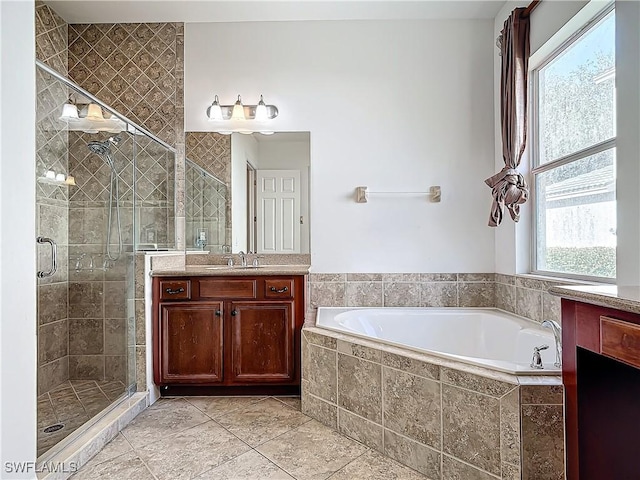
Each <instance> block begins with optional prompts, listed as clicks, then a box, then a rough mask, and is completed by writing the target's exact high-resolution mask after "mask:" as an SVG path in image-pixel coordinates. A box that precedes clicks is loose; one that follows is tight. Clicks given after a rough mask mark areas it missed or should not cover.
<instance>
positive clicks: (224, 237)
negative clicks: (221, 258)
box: [185, 132, 310, 254]
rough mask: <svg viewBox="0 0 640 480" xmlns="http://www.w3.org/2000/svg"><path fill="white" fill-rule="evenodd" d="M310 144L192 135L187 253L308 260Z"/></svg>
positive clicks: (305, 137)
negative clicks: (303, 257)
mask: <svg viewBox="0 0 640 480" xmlns="http://www.w3.org/2000/svg"><path fill="white" fill-rule="evenodd" d="M309 138H310V133H309V132H276V133H274V134H272V135H264V134H260V133H251V134H242V133H232V134H231V135H223V134H220V133H214V132H187V134H186V157H187V161H186V170H185V193H186V203H185V215H186V246H187V250H207V251H210V252H211V253H230V252H231V253H238V252H240V251H244V252H248V251H251V252H257V253H264V254H267V253H269V254H271V253H276V254H278V253H284V254H294V253H302V254H308V253H310V252H309V224H310V218H309V167H310V143H309Z"/></svg>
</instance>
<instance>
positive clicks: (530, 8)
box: [522, 0, 542, 17]
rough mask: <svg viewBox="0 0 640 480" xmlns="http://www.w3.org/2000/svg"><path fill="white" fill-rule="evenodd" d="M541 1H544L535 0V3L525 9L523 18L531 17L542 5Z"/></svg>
mask: <svg viewBox="0 0 640 480" xmlns="http://www.w3.org/2000/svg"><path fill="white" fill-rule="evenodd" d="M541 1H542V0H533V2H531V3H530V4H529V6H528V7H527V8H525V9H524V12H522V16H523V17H528V16H529V15H531V13H532V12H533V11H534V10H535V9H536V7H537V6H538V5H539V4H540V2H541Z"/></svg>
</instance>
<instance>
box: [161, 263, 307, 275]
mask: <svg viewBox="0 0 640 480" xmlns="http://www.w3.org/2000/svg"><path fill="white" fill-rule="evenodd" d="M309 267H310V266H309V265H260V266H259V267H239V266H234V267H228V266H227V265H187V266H186V267H185V269H184V270H153V271H152V272H151V276H153V277H228V276H238V277H242V276H255V275H306V274H308V273H309Z"/></svg>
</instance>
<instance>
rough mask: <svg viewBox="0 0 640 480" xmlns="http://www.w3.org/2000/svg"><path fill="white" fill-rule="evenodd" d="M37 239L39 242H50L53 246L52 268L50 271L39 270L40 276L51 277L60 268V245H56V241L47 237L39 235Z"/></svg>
mask: <svg viewBox="0 0 640 480" xmlns="http://www.w3.org/2000/svg"><path fill="white" fill-rule="evenodd" d="M36 241H37V242H38V243H48V244H49V245H50V246H51V269H49V271H48V272H45V271H42V270H41V271H39V272H38V278H45V277H51V276H53V274H54V273H56V270H57V269H58V258H57V257H58V246H57V245H56V242H54V241H53V240H51V239H50V238H47V237H38V238H36Z"/></svg>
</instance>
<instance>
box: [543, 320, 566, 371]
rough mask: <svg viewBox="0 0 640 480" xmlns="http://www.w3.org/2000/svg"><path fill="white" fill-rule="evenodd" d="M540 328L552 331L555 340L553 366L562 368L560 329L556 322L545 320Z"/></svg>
mask: <svg viewBox="0 0 640 480" xmlns="http://www.w3.org/2000/svg"><path fill="white" fill-rule="evenodd" d="M542 326H543V327H546V328H550V329H551V330H552V331H553V337H554V338H555V340H556V363H554V364H553V365H554V366H555V367H557V368H560V367H561V366H562V328H561V327H560V325H558V322H555V321H553V320H545V321H544V322H542Z"/></svg>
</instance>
